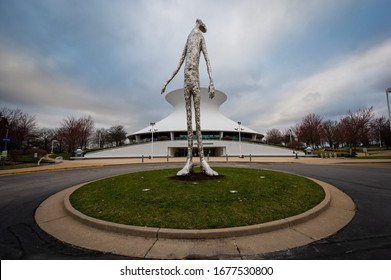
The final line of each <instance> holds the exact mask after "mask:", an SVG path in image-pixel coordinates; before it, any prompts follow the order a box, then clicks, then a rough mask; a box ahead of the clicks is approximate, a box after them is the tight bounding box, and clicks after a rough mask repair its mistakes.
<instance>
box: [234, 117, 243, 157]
mask: <svg viewBox="0 0 391 280" xmlns="http://www.w3.org/2000/svg"><path fill="white" fill-rule="evenodd" d="M241 125H242V122H238V127H236V128H235V130H237V131H238V132H239V154H240V155H239V157H242V137H241V135H240V133H241V131H242V130H243V128H241Z"/></svg>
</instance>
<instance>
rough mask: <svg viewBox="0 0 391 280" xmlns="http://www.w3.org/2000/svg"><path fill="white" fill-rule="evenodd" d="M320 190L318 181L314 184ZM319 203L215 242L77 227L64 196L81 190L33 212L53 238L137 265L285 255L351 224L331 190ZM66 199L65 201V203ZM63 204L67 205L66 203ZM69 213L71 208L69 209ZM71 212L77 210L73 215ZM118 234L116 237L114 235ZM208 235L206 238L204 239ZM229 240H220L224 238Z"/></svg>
mask: <svg viewBox="0 0 391 280" xmlns="http://www.w3.org/2000/svg"><path fill="white" fill-rule="evenodd" d="M314 181H316V182H317V183H318V184H319V181H317V180H314ZM321 185H322V187H323V188H324V189H327V192H326V196H327V197H328V198H325V200H324V201H322V202H321V203H320V204H319V205H318V206H316V207H314V208H313V209H311V210H309V211H307V212H305V213H303V214H300V215H297V216H294V217H290V218H286V219H284V221H282V223H280V221H275V222H271V223H268V225H267V226H265V224H264V225H263V227H260V228H261V229H260V228H256V227H255V229H253V228H251V227H252V226H250V227H245V228H244V229H243V230H242V231H241V232H240V234H246V235H242V236H236V235H237V234H239V233H237V232H236V231H235V230H236V229H224V230H221V232H220V233H219V236H221V237H220V238H217V237H216V235H215V232H213V234H212V235H210V234H211V233H210V230H208V231H205V232H204V233H203V235H204V236H203V237H200V234H199V232H198V231H193V232H192V233H191V234H190V233H189V232H188V231H186V235H187V236H184V235H182V232H181V231H177V230H175V231H172V230H170V229H156V228H152V229H148V228H143V227H131V228H130V229H129V226H122V225H116V224H114V225H111V224H110V223H102V224H101V225H99V226H101V228H97V227H96V223H95V221H92V222H91V223H92V224H93V225H90V224H89V223H90V219H84V217H82V218H81V219H82V221H80V220H79V219H80V215H79V214H78V213H76V214H77V215H76V216H75V213H74V211H72V214H70V212H69V211H68V210H66V209H65V208H66V207H67V208H69V205H68V206H65V204H66V203H69V195H70V193H72V192H73V191H74V190H75V189H77V188H79V187H80V186H81V185H78V186H74V187H71V188H68V189H66V190H63V191H60V192H58V193H56V194H54V195H52V196H50V197H48V198H47V199H46V200H45V201H43V202H42V203H41V204H40V206H39V207H38V208H37V209H36V212H35V220H36V222H37V224H38V226H39V227H40V228H41V229H42V230H43V231H45V232H46V233H48V234H49V235H51V236H53V237H54V238H56V239H58V240H60V241H62V242H65V243H68V244H72V246H78V247H81V248H85V249H90V250H94V251H100V252H106V253H113V254H117V255H123V256H128V257H132V258H142V259H145V258H146V259H194V258H196V259H206V258H207V259H210V258H212V259H251V258H252V256H258V255H259V254H263V253H269V252H275V251H281V250H289V249H291V248H295V247H299V246H304V245H307V244H310V243H312V242H314V241H317V240H321V239H323V238H326V237H328V236H330V235H333V234H335V233H336V232H337V231H339V230H340V229H342V228H343V227H345V226H346V225H348V224H349V223H350V221H351V220H352V219H353V217H354V215H355V211H356V206H355V204H354V202H353V201H352V199H351V198H350V197H349V196H347V195H346V194H345V193H343V192H342V191H340V190H338V189H337V188H335V187H333V186H332V185H330V184H327V183H324V182H321ZM65 197H68V199H65ZM66 201H68V202H66ZM70 209H71V208H70ZM75 211H76V210H75ZM116 231H117V232H116ZM208 234H209V237H208ZM228 235H229V236H231V237H227V238H224V236H228Z"/></svg>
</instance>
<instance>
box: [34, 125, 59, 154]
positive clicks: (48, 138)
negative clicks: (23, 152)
mask: <svg viewBox="0 0 391 280" xmlns="http://www.w3.org/2000/svg"><path fill="white" fill-rule="evenodd" d="M54 140H56V130H55V129H52V128H41V129H39V130H38V131H37V134H36V138H35V139H34V146H36V147H38V148H40V149H43V150H45V151H51V150H52V145H53V144H54V143H53V141H54Z"/></svg>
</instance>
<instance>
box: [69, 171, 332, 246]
mask: <svg viewBox="0 0 391 280" xmlns="http://www.w3.org/2000/svg"><path fill="white" fill-rule="evenodd" d="M308 179H310V180H312V181H314V182H315V183H317V184H318V185H320V186H321V187H322V188H323V190H324V192H325V198H324V199H323V201H322V202H321V203H319V204H318V205H316V206H315V207H314V208H312V209H310V210H308V211H306V212H304V213H301V214H298V215H296V216H292V217H288V218H284V219H280V220H276V221H271V222H267V223H263V224H256V225H250V226H241V227H231V228H221V229H204V230H186V229H171V228H154V227H141V226H131V225H123V224H117V223H112V222H107V221H103V220H99V219H96V218H93V217H90V216H87V215H84V214H83V213H81V212H79V211H78V210H76V209H75V208H73V206H72V204H71V203H70V196H71V195H72V193H73V192H74V191H76V190H77V189H78V188H81V187H83V186H84V185H86V184H88V183H85V184H81V185H77V186H75V187H72V191H69V192H67V194H66V195H65V197H64V207H65V210H66V212H67V213H68V214H69V215H70V216H71V217H73V218H74V219H76V220H77V221H79V222H81V223H83V224H85V225H88V226H91V227H94V228H96V229H100V230H105V231H112V232H115V233H121V234H126V235H132V236H138V237H144V238H163V239H218V238H229V237H239V236H248V235H255V234H261V233H265V232H270V231H275V230H280V229H284V228H289V227H292V226H295V225H298V224H301V223H303V222H306V221H308V220H310V219H312V218H315V217H316V216H318V215H319V214H321V213H322V212H323V211H325V210H326V209H327V208H328V207H329V206H330V201H331V195H330V191H329V189H328V188H327V187H326V185H325V184H324V183H323V182H321V181H319V180H315V179H312V178H308Z"/></svg>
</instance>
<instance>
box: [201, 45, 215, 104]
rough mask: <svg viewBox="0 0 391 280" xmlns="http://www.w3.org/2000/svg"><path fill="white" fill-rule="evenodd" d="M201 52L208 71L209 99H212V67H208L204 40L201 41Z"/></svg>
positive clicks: (213, 93)
mask: <svg viewBox="0 0 391 280" xmlns="http://www.w3.org/2000/svg"><path fill="white" fill-rule="evenodd" d="M201 51H202V53H203V54H204V58H205V62H206V68H207V70H208V75H209V98H211V99H212V98H213V97H214V96H215V88H214V84H213V79H212V67H211V66H210V61H209V56H208V51H207V50H206V43H205V40H202V43H201Z"/></svg>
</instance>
